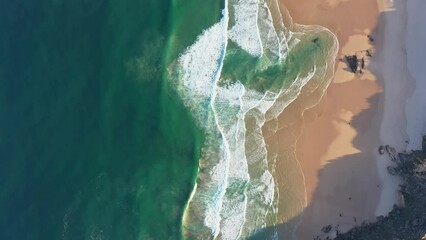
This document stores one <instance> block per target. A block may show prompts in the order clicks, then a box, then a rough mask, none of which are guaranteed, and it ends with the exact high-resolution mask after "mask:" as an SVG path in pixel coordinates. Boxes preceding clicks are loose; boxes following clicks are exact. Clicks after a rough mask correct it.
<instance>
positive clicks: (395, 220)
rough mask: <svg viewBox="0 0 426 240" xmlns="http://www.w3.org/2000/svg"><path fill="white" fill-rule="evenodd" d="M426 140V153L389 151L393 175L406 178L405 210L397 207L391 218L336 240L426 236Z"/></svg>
mask: <svg viewBox="0 0 426 240" xmlns="http://www.w3.org/2000/svg"><path fill="white" fill-rule="evenodd" d="M425 142H426V136H425V137H423V149H422V150H421V151H413V152H411V153H409V154H408V153H399V154H396V152H395V151H394V149H392V148H391V147H389V146H386V147H385V150H386V152H387V153H388V154H389V156H391V158H393V160H394V162H395V163H396V167H390V168H388V171H389V172H391V173H392V174H395V175H399V176H401V177H402V179H403V182H404V185H401V186H400V191H399V195H400V197H401V202H402V204H401V206H396V205H394V208H393V210H392V211H391V212H390V213H389V214H388V215H387V216H380V217H378V218H377V221H376V222H374V223H369V224H364V225H361V226H357V227H355V228H353V229H351V230H350V231H348V232H346V233H343V234H341V233H339V234H338V235H337V236H336V238H334V239H335V240H360V239H362V240H383V239H395V240H396V239H400V240H419V239H422V238H423V237H425V236H426V146H425V145H426V143H425Z"/></svg>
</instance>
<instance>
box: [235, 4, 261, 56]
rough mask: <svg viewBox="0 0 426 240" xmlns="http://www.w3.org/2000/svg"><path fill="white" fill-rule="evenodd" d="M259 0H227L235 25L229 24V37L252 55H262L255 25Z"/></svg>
mask: <svg viewBox="0 0 426 240" xmlns="http://www.w3.org/2000/svg"><path fill="white" fill-rule="evenodd" d="M258 5H259V0H245V1H239V0H229V7H230V9H229V10H230V11H232V13H233V15H234V16H235V19H234V22H235V25H233V26H230V27H231V29H230V30H229V39H231V40H232V41H234V42H235V43H237V44H238V45H239V46H240V47H241V48H242V49H244V50H245V51H247V52H248V53H250V54H251V55H253V56H258V57H260V56H262V54H263V47H262V42H261V40H260V35H259V30H258V27H257V19H258V18H257V15H258Z"/></svg>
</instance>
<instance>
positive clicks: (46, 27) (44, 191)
mask: <svg viewBox="0 0 426 240" xmlns="http://www.w3.org/2000/svg"><path fill="white" fill-rule="evenodd" d="M209 2H211V3H208V4H207V3H206V1H203V2H202V3H201V2H200V1H196V0H193V1H183V0H172V1H166V0H125V1H124V0H114V1H113V0H110V1H104V0H74V1H65V0H42V1H8V0H4V1H0V32H1V33H2V36H1V37H0V207H1V213H0V239H19V240H23V239H26V240H27V239H28V240H30V239H44V240H49V239H121V240H126V239H178V238H180V235H181V232H180V231H181V217H182V213H183V210H184V207H185V204H186V201H187V199H188V196H189V194H190V192H191V190H192V187H193V183H194V180H195V175H196V170H197V165H198V158H199V154H200V147H201V143H202V141H203V134H202V132H201V131H200V130H199V129H198V128H197V127H196V125H195V123H194V120H193V119H192V117H191V116H190V114H189V113H188V111H187V110H185V108H184V106H183V105H182V103H181V102H180V100H179V98H178V97H177V96H176V94H175V93H174V92H173V91H172V90H170V88H169V86H168V84H167V77H166V76H167V74H166V73H165V71H166V66H167V64H168V63H169V62H170V61H171V60H172V58H175V57H176V56H177V54H178V53H179V52H181V51H182V49H184V48H185V47H186V46H188V45H190V44H192V43H193V41H194V40H195V37H196V36H197V35H199V34H200V33H201V31H202V29H204V28H206V27H208V26H210V25H212V24H213V23H214V22H216V21H217V20H218V19H219V17H220V15H219V13H220V10H219V9H220V7H221V2H220V1H212V0H210V1H209ZM196 10H197V11H196ZM186 13H192V14H191V15H190V17H189V16H188V14H186ZM185 16H186V17H185ZM206 16H208V17H206ZM189 23H190V25H188V24H189ZM185 28H187V29H188V31H183V30H182V29H185ZM176 29H180V30H179V31H176ZM171 32H179V33H180V35H179V34H174V35H173V38H172V39H171V38H170V36H171V35H170V33H171Z"/></svg>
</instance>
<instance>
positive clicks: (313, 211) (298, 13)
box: [277, 0, 426, 240]
mask: <svg viewBox="0 0 426 240" xmlns="http://www.w3.org/2000/svg"><path fill="white" fill-rule="evenodd" d="M281 3H282V6H283V9H286V10H288V11H289V13H290V15H291V16H292V18H293V21H294V22H295V23H299V24H307V25H321V26H325V27H327V28H329V29H330V30H331V31H333V32H334V33H335V34H336V35H337V37H338V39H339V44H340V49H339V54H338V56H337V58H338V59H337V60H336V73H335V77H334V78H333V80H332V83H331V84H330V86H329V88H328V90H327V92H326V94H325V95H324V96H323V97H322V98H321V100H320V102H319V103H318V105H316V106H315V107H313V108H309V109H306V110H305V111H304V112H303V110H304V108H306V106H307V105H306V104H302V102H305V101H307V102H312V101H314V100H313V99H315V98H318V96H310V97H307V98H298V99H297V100H296V101H295V102H294V103H293V104H292V105H290V106H289V107H288V108H287V109H286V110H285V111H284V114H282V116H281V117H280V119H279V122H280V123H282V125H283V126H287V127H284V128H282V130H281V131H279V132H278V134H277V135H278V137H277V138H278V139H289V137H288V135H289V132H291V133H292V134H291V135H292V139H296V141H297V143H296V145H295V150H296V151H295V157H296V158H297V160H298V162H299V164H300V167H301V169H302V172H303V180H304V185H305V187H306V204H307V205H306V208H305V210H304V211H303V213H302V214H301V218H300V221H299V224H298V228H297V231H296V234H295V238H297V239H300V240H304V239H313V238H314V237H316V236H321V237H325V236H327V235H325V234H324V233H321V228H322V227H324V226H326V225H328V224H331V225H332V226H333V229H334V230H333V231H331V235H329V236H333V234H335V233H336V231H335V230H338V231H340V232H344V231H346V230H348V229H350V228H351V227H353V226H355V225H359V224H361V223H362V222H364V221H366V222H369V221H374V219H375V217H376V216H378V215H384V214H386V213H387V212H389V211H390V210H391V208H392V206H393V205H394V204H396V203H398V201H399V199H398V193H397V186H398V184H399V179H398V178H396V177H393V176H391V175H390V174H388V173H387V170H386V167H387V166H388V165H391V164H392V163H391V161H389V157H388V156H387V155H386V154H384V155H380V154H379V152H378V147H379V146H381V145H387V144H389V145H390V146H392V147H394V148H395V149H396V150H397V151H403V150H405V149H406V147H407V144H408V143H410V141H409V139H410V137H411V138H414V137H415V136H414V135H416V136H417V135H420V133H419V125H420V123H424V120H425V119H426V117H425V118H423V119H420V120H419V119H418V117H417V115H416V117H414V115H415V114H414V113H413V112H412V111H413V110H412V109H411V108H406V104H407V99H411V100H409V101H417V102H419V99H420V98H424V97H421V94H420V91H419V93H417V95H416V94H413V92H414V86H415V80H414V79H413V77H412V76H411V74H410V72H409V71H408V70H407V53H406V52H405V51H406V46H405V44H406V37H405V36H406V32H405V31H406V28H405V26H406V22H407V6H406V3H405V2H404V1H402V0H400V1H386V0H378V1H377V2H376V1H371V0H281ZM423 5H425V4H423ZM412 8H413V10H411V11H414V9H415V8H414V7H412ZM354 19H356V20H354ZM411 21H413V20H411ZM408 31H410V28H408ZM408 39H409V38H408ZM419 43H420V42H419V41H418V42H417V44H419ZM414 44H415V43H414ZM407 49H410V48H408V47H407ZM367 50H368V54H366V52H367ZM345 55H357V57H358V58H365V60H366V63H367V66H366V68H365V69H364V71H363V73H362V74H354V73H352V72H350V71H348V67H347V64H346V63H345V62H344V61H341V60H342V58H343V57H344V56H345ZM369 55H371V57H370V56H369ZM395 56H398V57H395ZM408 56H409V57H408V59H410V55H408ZM423 56H424V54H423ZM416 58H417V60H418V58H419V55H418V54H415V51H413V53H412V61H416ZM414 71H415V70H413V72H414ZM418 72H420V70H418ZM418 76H421V73H418ZM401 79H403V80H404V81H401ZM419 84H421V83H419V82H418V83H417V85H419ZM423 89H424V88H423ZM416 99H417V100H416ZM423 102H425V103H426V101H421V103H417V105H422V104H423ZM419 107H423V109H425V107H424V106H423V105H422V106H419ZM422 111H423V110H422ZM301 112H303V117H302V119H299V120H301V123H299V124H295V122H297V120H295V119H298V117H299V116H301ZM406 112H407V113H406ZM410 114H411V115H410ZM424 115H425V114H424V113H423V115H422V116H424ZM292 116H293V117H292ZM294 116H296V117H294ZM292 118H295V119H293V120H292V122H293V124H292V125H291V124H290V125H289V124H287V122H289V120H288V119H292ZM407 122H408V123H407ZM410 122H411V123H410ZM407 124H408V125H409V126H410V124H411V125H412V126H411V128H410V127H409V128H408V129H407ZM423 129H424V128H423ZM410 131H411V132H413V133H412V134H411V135H410V136H409V135H407V132H410ZM288 142H289V141H287V142H286V146H287V148H288V146H289V145H291V144H288ZM419 142H420V138H418V142H413V143H412V145H413V146H417V145H418V143H419ZM280 144H281V143H280ZM277 167H278V169H279V167H280V166H279V164H277ZM283 167H284V166H283ZM277 171H278V170H277Z"/></svg>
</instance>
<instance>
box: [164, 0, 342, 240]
mask: <svg viewBox="0 0 426 240" xmlns="http://www.w3.org/2000/svg"><path fill="white" fill-rule="evenodd" d="M222 15H223V16H222V19H221V20H220V22H218V23H216V24H215V25H213V26H211V27H210V28H208V29H206V30H204V32H203V33H202V34H201V35H200V36H198V38H197V40H196V41H195V43H194V44H193V45H191V46H189V47H188V48H187V49H186V50H185V51H184V52H183V53H182V54H181V55H180V56H179V57H178V59H176V60H175V61H174V62H173V63H172V64H171V66H170V67H169V74H170V79H171V84H172V85H173V86H174V88H175V89H176V91H177V92H178V93H179V95H180V97H181V98H182V99H183V101H184V104H185V105H186V106H187V107H188V108H189V109H190V110H191V112H192V113H193V115H194V117H195V118H196V120H197V123H198V124H199V125H200V127H202V128H203V130H204V132H205V133H206V139H205V142H204V146H203V148H202V153H201V159H200V161H199V169H198V176H197V181H196V184H195V187H194V189H193V191H192V194H191V197H190V199H189V201H188V205H187V208H186V209H185V213H184V216H183V233H184V235H185V237H187V238H195V239H239V238H247V237H249V236H250V235H252V234H253V233H254V232H255V231H256V230H258V229H261V228H264V227H270V226H273V225H274V224H275V223H276V215H277V212H278V209H277V201H278V199H277V197H276V196H277V186H276V181H275V179H274V176H273V174H272V173H273V172H275V171H274V170H273V169H270V165H269V164H268V154H269V155H271V154H272V153H270V152H269V153H268V151H267V147H266V143H265V138H264V134H263V132H262V127H263V126H264V125H265V123H266V122H268V121H271V120H273V119H276V118H277V117H278V116H279V115H280V114H281V113H282V112H283V110H284V109H285V108H286V107H287V106H288V105H289V104H290V103H291V102H293V101H294V100H295V99H296V98H297V97H298V95H299V94H300V92H301V90H302V88H303V87H304V86H305V85H306V84H307V83H308V82H310V84H309V88H311V89H310V90H308V91H315V90H316V89H317V88H319V87H321V88H324V89H325V88H326V87H327V86H328V83H329V81H330V74H329V73H330V69H331V68H332V67H333V64H334V58H335V55H336V51H337V40H336V38H335V36H334V35H333V34H332V33H331V32H330V31H328V30H327V29H325V28H323V27H320V26H300V25H295V24H293V23H292V22H291V20H289V19H290V18H289V17H288V16H284V15H282V14H281V11H280V9H279V6H278V3H277V2H276V1H275V0H246V1H239V0H226V1H225V5H224V9H223V12H222ZM280 194H285V193H280Z"/></svg>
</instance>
